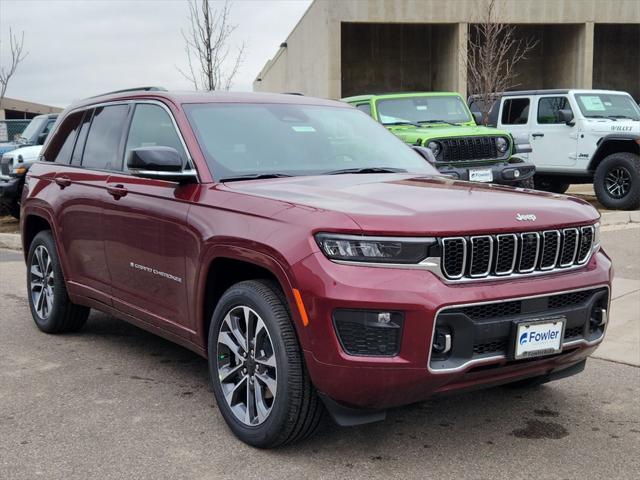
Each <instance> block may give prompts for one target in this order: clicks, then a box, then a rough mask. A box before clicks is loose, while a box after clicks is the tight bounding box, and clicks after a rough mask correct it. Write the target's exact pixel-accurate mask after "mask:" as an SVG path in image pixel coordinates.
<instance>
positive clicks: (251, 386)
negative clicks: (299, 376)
mask: <svg viewBox="0 0 640 480" xmlns="http://www.w3.org/2000/svg"><path fill="white" fill-rule="evenodd" d="M217 356H218V357H217V365H218V379H219V381H220V386H221V388H222V394H223V395H224V398H225V400H226V402H227V405H228V406H229V408H230V409H231V411H232V412H233V414H234V416H235V417H236V418H237V419H238V420H239V421H241V422H242V423H243V424H245V425H247V426H256V425H260V424H261V423H263V422H264V421H265V420H266V419H267V417H268V416H269V413H271V410H272V408H273V405H274V401H275V398H276V393H277V392H276V391H277V373H278V368H277V362H276V356H275V353H274V351H273V343H272V342H271V337H270V335H269V331H268V329H267V327H266V325H265V323H264V321H263V320H262V318H260V315H258V314H257V313H256V311H255V310H253V309H251V308H250V307H247V306H244V305H241V306H237V307H234V308H232V309H231V310H230V311H229V312H228V313H227V315H226V316H225V317H224V320H223V321H222V323H221V325H220V331H219V332H218V345H217Z"/></svg>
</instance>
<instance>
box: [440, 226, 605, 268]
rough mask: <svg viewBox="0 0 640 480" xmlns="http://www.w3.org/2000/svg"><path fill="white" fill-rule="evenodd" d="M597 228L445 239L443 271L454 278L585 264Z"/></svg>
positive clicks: (443, 240)
mask: <svg viewBox="0 0 640 480" xmlns="http://www.w3.org/2000/svg"><path fill="white" fill-rule="evenodd" d="M593 240H594V228H593V226H585V227H581V228H565V229H562V230H545V231H542V232H526V233H517V234H500V235H478V236H471V237H448V238H443V239H442V267H441V268H442V273H443V274H444V276H445V277H446V278H448V279H450V280H460V279H463V278H469V279H475V278H487V277H494V276H495V277H499V276H503V275H510V274H513V273H517V274H527V273H534V272H541V271H551V270H557V269H563V268H568V267H572V266H576V265H582V264H584V263H586V261H587V260H588V259H589V255H590V254H591V251H592V249H593Z"/></svg>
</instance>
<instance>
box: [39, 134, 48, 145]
mask: <svg viewBox="0 0 640 480" xmlns="http://www.w3.org/2000/svg"><path fill="white" fill-rule="evenodd" d="M47 135H48V133H41V134H40V135H38V138H37V139H36V145H44V141H45V140H46V139H47Z"/></svg>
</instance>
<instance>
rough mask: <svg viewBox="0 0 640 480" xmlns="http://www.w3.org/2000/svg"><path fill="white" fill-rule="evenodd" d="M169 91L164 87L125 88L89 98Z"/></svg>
mask: <svg viewBox="0 0 640 480" xmlns="http://www.w3.org/2000/svg"><path fill="white" fill-rule="evenodd" d="M166 91H167V89H166V88H164V87H134V88H124V89H122V90H114V91H113V92H105V93H101V94H100V95H94V96H93V97H89V98H97V97H104V96H105V95H113V94H114V93H127V92H166Z"/></svg>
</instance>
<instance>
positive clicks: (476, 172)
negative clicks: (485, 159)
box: [469, 168, 493, 182]
mask: <svg viewBox="0 0 640 480" xmlns="http://www.w3.org/2000/svg"><path fill="white" fill-rule="evenodd" d="M469 180H471V181H472V182H493V173H492V172H491V169H490V168H471V169H469Z"/></svg>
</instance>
